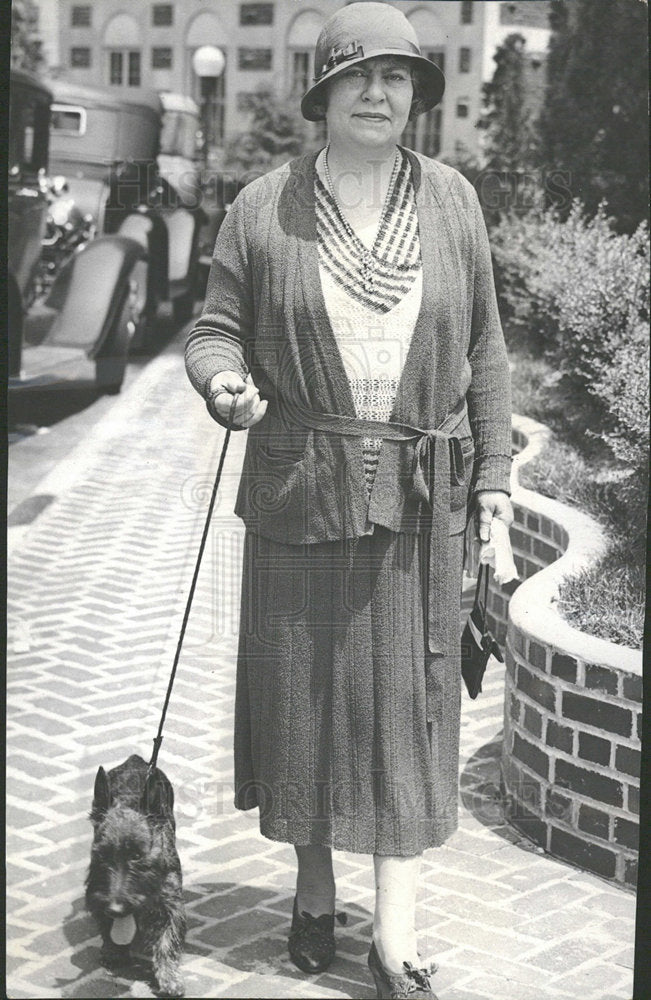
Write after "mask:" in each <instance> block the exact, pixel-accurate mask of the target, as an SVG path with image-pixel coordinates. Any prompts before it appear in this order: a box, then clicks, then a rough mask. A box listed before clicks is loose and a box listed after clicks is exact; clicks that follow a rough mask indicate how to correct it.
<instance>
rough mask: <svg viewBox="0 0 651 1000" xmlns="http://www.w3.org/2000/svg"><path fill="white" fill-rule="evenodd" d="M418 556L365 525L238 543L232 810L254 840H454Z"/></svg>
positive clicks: (447, 743)
mask: <svg viewBox="0 0 651 1000" xmlns="http://www.w3.org/2000/svg"><path fill="white" fill-rule="evenodd" d="M450 544H451V559H450V566H451V567H453V570H452V572H451V579H450V586H451V587H452V588H454V590H453V592H454V593H455V594H457V593H458V594H459V598H460V595H461V572H462V561H463V535H456V536H452V537H451V538H450ZM428 545H429V534H427V533H424V534H420V535H417V534H397V533H395V532H391V531H389V530H388V529H386V528H383V527H381V526H379V525H375V530H374V532H373V534H371V535H363V536H361V537H360V538H355V539H346V540H343V541H333V542H321V543H316V544H305V545H287V544H283V543H279V542H275V541H272V540H270V539H268V538H263V537H261V536H260V535H257V534H255V533H253V532H250V531H247V533H246V537H245V544H244V564H243V576H242V602H241V617H240V634H239V649H238V663H237V689H236V702H235V805H236V806H237V808H239V809H251V808H255V807H258V808H259V810H260V830H261V833H262V834H263V835H264V836H265V837H268V838H270V839H272V840H280V841H285V842H288V843H292V844H296V845H305V844H321V845H327V846H330V847H333V848H337V849H339V850H346V851H354V852H359V853H363V854H381V855H399V856H411V855H414V854H418V853H420V852H421V851H423V850H424V849H425V848H428V847H436V846H439V845H440V844H442V843H443V842H444V841H445V840H446V839H447V838H448V837H449V836H450V835H451V834H452V833H453V832H454V830H455V829H456V827H457V803H458V770H459V723H460V708H461V687H460V673H461V671H460V660H459V657H458V656H452V657H439V658H436V657H432V656H431V654H429V652H428V651H427V645H426V642H425V625H424V623H425V622H426V621H427V605H426V593H427V556H428ZM457 617H458V613H457ZM428 673H429V680H428V681H427V685H426V675H427V674H428Z"/></svg>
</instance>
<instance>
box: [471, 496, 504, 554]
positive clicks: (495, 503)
mask: <svg viewBox="0 0 651 1000" xmlns="http://www.w3.org/2000/svg"><path fill="white" fill-rule="evenodd" d="M475 517H476V519H477V520H476V524H477V530H478V533H479V540H480V542H487V541H488V540H489V538H490V525H491V521H492V520H493V518H494V517H498V518H499V519H500V521H503V522H504V524H505V525H506V526H507V528H510V527H511V525H512V524H513V507H512V506H511V500H510V499H509V496H508V493H503V492H502V491H501V490H481V491H480V492H479V493H477V494H476V496H475Z"/></svg>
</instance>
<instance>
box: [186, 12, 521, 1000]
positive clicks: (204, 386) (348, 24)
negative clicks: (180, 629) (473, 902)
mask: <svg viewBox="0 0 651 1000" xmlns="http://www.w3.org/2000/svg"><path fill="white" fill-rule="evenodd" d="M443 89H444V80H443V77H442V74H441V73H440V71H439V70H438V68H437V67H436V66H435V65H434V64H433V63H431V62H429V61H428V60H427V59H425V58H424V57H422V56H421V54H420V49H419V47H418V42H417V39H416V36H415V34H414V32H413V29H412V28H411V26H410V25H409V22H408V21H407V20H406V18H405V17H404V15H403V14H402V13H400V12H399V11H397V10H396V9H394V8H392V7H389V6H387V5H385V4H382V3H353V4H351V5H349V6H347V7H345V8H343V9H341V10H339V11H337V12H336V13H335V14H334V15H333V16H332V17H331V18H330V19H329V20H328V21H327V22H326V24H325V26H324V28H323V30H322V32H321V35H320V37H319V40H318V42H317V47H316V53H315V83H314V85H313V86H312V87H311V88H310V90H309V91H308V92H307V94H306V95H305V97H304V98H303V101H302V105H301V109H302V112H303V115H304V117H305V118H307V119H308V120H318V119H319V118H322V117H325V120H326V122H327V127H328V144H327V146H326V148H325V149H323V150H321V151H320V152H319V153H318V154H309V155H307V156H305V157H302V158H299V159H298V160H295V161H293V162H292V163H290V164H286V165H285V166H283V167H281V168H279V169H278V170H275V171H273V172H271V173H269V174H267V175H266V176H264V177H262V178H260V179H259V180H257V181H255V182H253V183H252V184H250V185H249V186H248V187H246V188H245V189H244V190H243V191H242V193H241V194H240V195H239V196H238V198H237V200H236V201H235V203H234V204H233V206H232V208H231V209H230V211H229V214H228V216H227V218H226V221H225V223H224V225H223V227H222V229H221V231H220V234H219V237H218V240H217V244H216V247H215V254H214V258H213V264H212V270H211V274H210V279H209V284H208V292H207V298H206V304H205V308H204V312H203V315H202V317H201V319H200V320H199V321H198V323H197V324H196V326H195V328H194V330H193V331H192V333H191V334H190V337H189V340H188V345H187V368H188V373H189V377H190V379H191V381H192V383H193V385H194V386H195V388H196V389H197V390H198V391H199V392H200V393H201V394H202V395H203V396H204V397H205V398H206V400H207V402H208V407H209V411H210V412H211V414H212V416H213V417H214V418H215V420H217V421H218V422H219V423H221V424H222V425H223V424H225V422H226V418H227V416H228V413H229V409H230V406H231V402H232V399H233V395H234V394H239V400H238V402H237V405H236V409H235V415H234V419H235V422H236V425H237V426H238V427H240V428H250V430H249V435H248V441H247V447H246V454H245V459H244V465H243V469H242V478H241V481H240V487H239V491H238V496H237V502H236V507H235V511H236V513H237V514H239V515H240V516H241V517H242V518H243V520H244V522H245V525H246V529H247V530H246V535H245V551H244V567H243V581H242V608H241V623H240V640H239V651H238V664H237V694H236V705H235V784H236V793H235V801H236V805H237V806H238V808H240V809H250V808H253V807H255V806H258V807H259V809H260V829H261V832H262V833H263V834H264V835H265V836H266V837H269V838H271V839H275V840H282V841H286V842H290V843H292V844H294V845H295V849H296V855H297V861H298V875H297V884H296V898H295V900H294V913H293V918H292V927H291V932H290V938H289V949H290V955H291V957H292V959H293V960H294V962H295V963H296V964H297V965H298V966H299V967H300V968H302V969H304V970H305V971H307V972H319V971H322V970H323V969H325V968H327V966H328V965H329V963H330V962H331V961H332V959H333V957H334V952H335V946H334V902H335V883H334V877H333V870H332V859H331V850H332V849H333V848H337V849H341V850H348V851H356V852H361V853H368V854H372V855H373V860H374V866H375V876H376V908H375V917H374V925H373V941H372V945H371V950H370V953H369V965H370V967H371V971H372V972H373V975H374V978H375V981H376V985H377V989H378V996H393V997H401V996H407V995H409V996H411V997H424V996H427V997H432V996H433V995H434V994H433V993H432V990H431V986H430V982H429V978H428V973H427V972H426V970H424V969H420V968H419V956H418V951H417V944H416V931H415V900H416V891H417V885H418V873H419V864H420V858H421V855H422V852H423V850H424V849H426V848H429V847H436V846H438V845H440V844H442V843H443V842H444V841H445V840H446V839H447V837H449V836H450V834H451V833H452V832H453V831H454V830H455V829H456V825H457V797H458V748H459V717H460V659H459V620H460V610H459V604H460V592H461V567H462V559H463V537H464V534H463V533H464V529H465V526H466V521H467V516H468V503H469V500H470V501H471V502H472V503H473V504H474V506H475V508H476V510H477V511H478V519H479V525H480V534H481V536H482V537H483V538H487V537H488V526H489V524H490V521H491V519H492V518H493V517H500V518H502V519H503V520H504V521H505V522H507V523H510V520H511V510H510V502H509V499H508V489H509V468H510V452H511V429H510V423H511V415H510V405H509V376H508V367H507V361H506V355H505V349H504V342H503V338H502V333H501V328H500V323H499V317H498V313H497V307H496V302H495V294H494V289H493V281H492V270H491V261H490V252H489V249H488V245H487V239H486V232H485V227H484V224H483V219H482V215H481V210H480V208H479V205H478V202H477V198H476V196H475V193H474V190H473V189H472V187H471V186H470V185H469V184H468V183H467V182H466V181H465V180H464V179H463V178H462V177H461V176H460V175H459V174H458V173H457V172H456V171H454V170H452V169H451V168H449V167H444V166H443V165H441V164H438V163H436V162H434V161H432V160H430V159H428V158H426V157H423V156H420V155H417V154H415V153H412V152H411V151H408V150H404V149H402V147H400V146H399V145H398V143H399V139H400V136H401V134H402V131H403V130H404V128H405V126H406V124H407V121H408V120H409V118H410V117H413V116H415V115H417V114H420V113H422V112H424V111H426V110H429V109H430V108H431V107H433V106H434V105H435V104H436V103H438V101H440V99H441V96H442V94H443Z"/></svg>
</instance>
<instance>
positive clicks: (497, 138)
mask: <svg viewBox="0 0 651 1000" xmlns="http://www.w3.org/2000/svg"><path fill="white" fill-rule="evenodd" d="M525 45H526V42H525V39H524V38H523V37H522V35H520V34H517V33H515V34H512V35H508V36H507V37H506V38H505V39H504V42H503V43H502V44H501V45H500V46H499V48H498V49H497V51H496V52H495V55H494V56H493V60H494V62H495V71H494V73H493V78H492V80H490V81H489V82H488V83H485V84H484V86H483V105H484V110H483V113H482V117H481V119H480V121H479V126H480V128H482V129H484V130H485V132H486V139H485V143H484V153H485V155H486V166H487V168H489V169H492V170H522V169H524V168H526V167H529V166H531V163H532V161H533V158H534V149H535V131H534V127H533V124H532V120H531V119H532V113H531V110H530V109H529V108H528V107H527V101H526V88H525V79H524V74H525Z"/></svg>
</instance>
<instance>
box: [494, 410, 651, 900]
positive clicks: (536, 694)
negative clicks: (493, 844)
mask: <svg viewBox="0 0 651 1000" xmlns="http://www.w3.org/2000/svg"><path fill="white" fill-rule="evenodd" d="M548 434H549V432H548V430H547V428H545V427H543V426H542V425H540V424H537V423H535V422H534V421H530V420H527V419H525V418H522V417H514V433H513V438H514V448H515V450H516V451H518V452H519V453H518V454H517V456H516V459H515V461H514V470H513V484H512V492H513V496H512V499H513V505H514V512H515V524H514V525H513V528H512V530H511V540H512V544H513V550H514V557H515V562H516V565H517V566H518V571H519V573H520V576H521V578H522V582H520V583H518V582H517V581H516V582H514V583H513V584H510V585H508V586H507V587H501V588H500V587H497V586H495V585H492V586H491V593H490V597H489V611H490V617H491V626H492V627H493V629H494V631H495V632H496V634H497V635H498V636H499V638H500V641H501V642H502V643H504V641H505V640H506V666H507V669H506V674H505V677H506V681H505V703H504V741H503V749H502V780H503V786H504V793H505V797H506V802H507V813H508V816H509V819H510V822H511V823H512V824H513V825H514V826H516V827H517V828H518V829H519V830H520V831H521V832H522V833H524V834H525V835H526V836H528V837H530V838H531V839H532V840H533V841H535V842H536V843H537V844H539V845H540V846H542V847H544V848H545V850H546V851H548V852H549V853H550V854H553V855H555V856H557V857H560V858H562V859H564V860H566V861H569V862H571V863H573V864H576V865H579V866H580V867H581V868H584V869H588V870H589V871H592V872H595V873H596V874H598V875H601V876H603V877H604V878H607V879H612V880H613V881H615V882H618V883H620V884H621V885H623V886H629V887H634V886H635V884H636V880H637V844H638V812H639V773H640V735H641V699H642V654H641V652H639V651H637V650H632V649H628V648H627V647H623V646H618V645H615V644H614V643H610V642H606V641H605V640H601V639H597V638H595V637H594V636H589V635H585V634H584V633H582V632H579V631H578V630H577V629H574V628H572V627H571V626H570V625H569V624H568V623H567V622H565V621H564V620H563V619H562V618H561V617H560V616H559V615H558V613H557V612H556V610H555V608H554V600H555V597H556V595H557V593H558V586H559V583H560V581H561V580H562V579H563V578H564V577H567V576H568V575H569V574H571V573H574V572H576V571H577V570H579V569H581V568H584V567H586V566H588V565H590V564H591V563H592V562H594V560H595V558H596V557H597V556H598V555H599V554H600V553H601V552H602V551H603V548H604V544H605V542H604V538H603V535H602V533H601V529H600V527H599V526H598V525H597V524H596V523H595V522H593V521H592V519H591V518H588V517H586V516H585V515H583V514H581V513H579V512H578V511H575V510H573V509H572V508H569V507H566V506H565V505H564V504H561V503H558V502H557V501H554V500H550V499H548V498H546V497H542V496H540V495H539V494H536V493H533V492H531V491H530V490H525V489H523V488H522V487H520V486H519V485H518V468H519V466H520V465H522V464H524V462H526V461H530V460H531V458H533V457H534V455H535V454H536V453H537V452H538V451H539V450H540V448H541V447H542V445H543V444H544V441H545V439H546V437H547V436H548Z"/></svg>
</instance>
